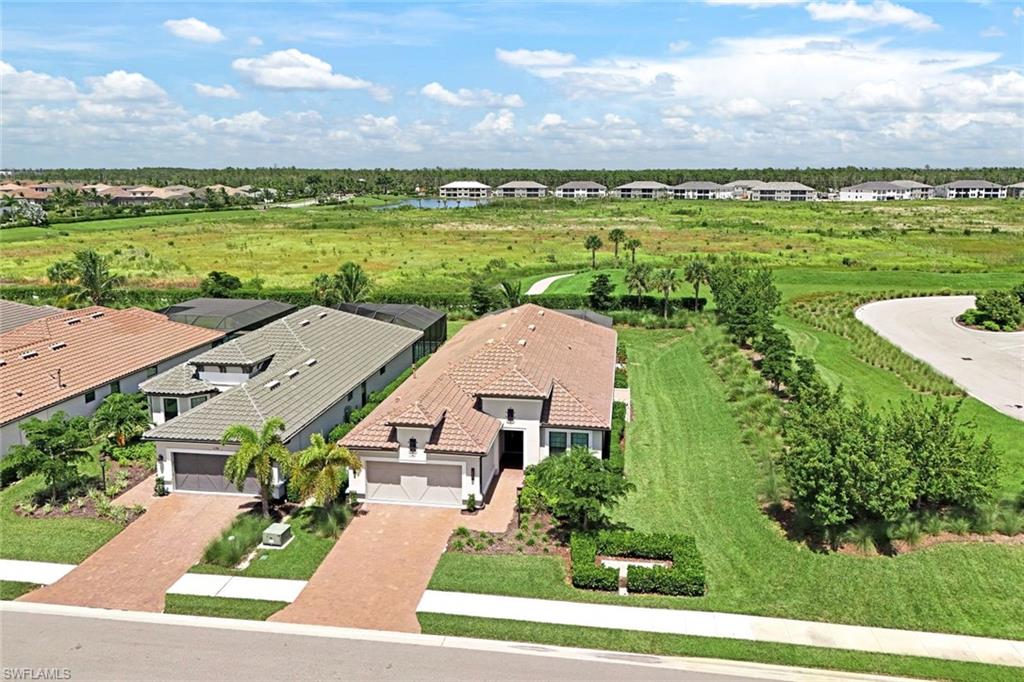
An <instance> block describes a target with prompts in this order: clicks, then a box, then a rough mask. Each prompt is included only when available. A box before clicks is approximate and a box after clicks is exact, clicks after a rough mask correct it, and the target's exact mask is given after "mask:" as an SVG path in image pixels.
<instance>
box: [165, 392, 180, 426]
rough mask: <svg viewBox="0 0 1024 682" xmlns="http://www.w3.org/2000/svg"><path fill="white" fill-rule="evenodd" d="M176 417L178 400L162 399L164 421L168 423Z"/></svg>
mask: <svg viewBox="0 0 1024 682" xmlns="http://www.w3.org/2000/svg"><path fill="white" fill-rule="evenodd" d="M177 416H178V399H177V398H164V421H170V420H171V419H174V418H175V417H177Z"/></svg>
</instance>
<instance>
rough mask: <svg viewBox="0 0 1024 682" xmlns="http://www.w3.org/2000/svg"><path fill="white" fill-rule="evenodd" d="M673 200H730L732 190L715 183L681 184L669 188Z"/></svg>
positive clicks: (695, 182) (696, 182)
mask: <svg viewBox="0 0 1024 682" xmlns="http://www.w3.org/2000/svg"><path fill="white" fill-rule="evenodd" d="M669 192H670V194H669V196H671V197H672V198H673V199H731V198H732V190H731V189H729V188H727V187H725V186H723V185H719V184H718V183H717V182H700V181H694V182H683V183H680V184H678V185H673V186H672V187H669Z"/></svg>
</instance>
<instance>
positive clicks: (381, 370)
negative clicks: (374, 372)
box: [378, 365, 387, 376]
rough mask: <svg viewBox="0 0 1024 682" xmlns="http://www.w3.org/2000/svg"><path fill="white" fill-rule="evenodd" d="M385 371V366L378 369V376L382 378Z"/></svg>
mask: <svg viewBox="0 0 1024 682" xmlns="http://www.w3.org/2000/svg"><path fill="white" fill-rule="evenodd" d="M385 369H387V365H385V366H384V367H381V368H380V372H378V374H380V375H381V376H384V370H385Z"/></svg>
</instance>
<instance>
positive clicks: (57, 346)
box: [50, 341, 68, 350]
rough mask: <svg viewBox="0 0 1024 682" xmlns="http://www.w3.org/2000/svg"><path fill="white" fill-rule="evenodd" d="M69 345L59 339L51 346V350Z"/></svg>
mask: <svg viewBox="0 0 1024 682" xmlns="http://www.w3.org/2000/svg"><path fill="white" fill-rule="evenodd" d="M67 347H68V344H66V343H64V342H63V341H58V342H57V343H55V344H53V345H52V346H50V350H60V349H61V348H67Z"/></svg>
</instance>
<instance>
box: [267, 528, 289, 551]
mask: <svg viewBox="0 0 1024 682" xmlns="http://www.w3.org/2000/svg"><path fill="white" fill-rule="evenodd" d="M291 539H292V527H291V526H290V525H289V524H287V523H272V524H270V525H269V526H267V529H266V530H265V531H263V546H264V547H277V548H280V547H284V546H285V545H287V544H288V542H289V541H290V540H291Z"/></svg>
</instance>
